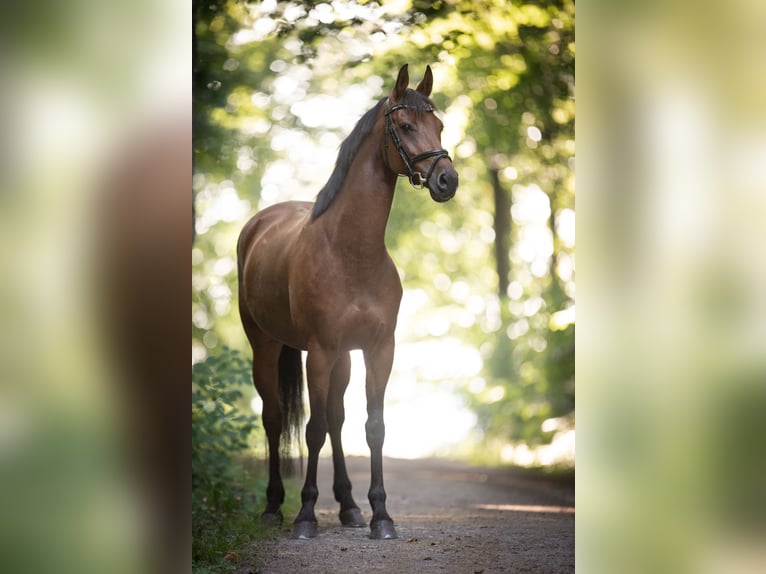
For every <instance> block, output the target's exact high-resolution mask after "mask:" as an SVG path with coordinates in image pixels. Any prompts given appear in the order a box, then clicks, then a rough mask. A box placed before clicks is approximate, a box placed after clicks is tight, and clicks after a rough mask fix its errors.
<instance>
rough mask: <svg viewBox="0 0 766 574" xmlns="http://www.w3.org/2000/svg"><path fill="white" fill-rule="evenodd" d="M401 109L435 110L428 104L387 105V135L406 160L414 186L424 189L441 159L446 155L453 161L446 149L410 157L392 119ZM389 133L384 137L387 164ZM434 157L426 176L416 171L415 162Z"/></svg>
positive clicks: (403, 159)
mask: <svg viewBox="0 0 766 574" xmlns="http://www.w3.org/2000/svg"><path fill="white" fill-rule="evenodd" d="M401 109H407V110H417V111H420V112H433V111H434V108H433V107H432V106H427V107H425V108H419V107H416V106H408V105H405V104H396V105H395V106H391V105H390V103H387V107H386V132H387V135H388V134H390V135H391V139H392V140H393V142H394V146H396V151H398V152H399V156H400V157H401V158H402V161H403V162H404V166H405V167H406V168H407V173H408V176H407V177H408V178H409V180H410V183H411V184H412V186H413V187H414V188H416V189H423V187H428V180H429V178H430V177H431V174H432V173H433V171H434V168H435V167H436V164H437V163H439V160H440V159H442V158H444V157H446V158H447V159H448V160H450V161H452V159H451V158H450V156H449V154H448V153H447V150H446V149H441V148H440V149H433V150H431V151H426V152H423V153H419V154H418V155H416V156H414V157H410V154H408V153H407V151H406V150H405V149H404V146H402V140H401V139H400V138H399V133H398V132H397V131H396V127H395V126H394V121H393V120H392V119H391V114H392V113H394V112H395V111H396V110H401ZM387 135H386V136H385V137H384V138H383V141H384V143H385V148H386V151H385V161H386V164H388V137H387ZM430 157H432V158H434V160H433V161H432V162H431V166H430V167H429V168H428V172H427V173H426V175H425V177H424V176H423V174H422V173H421V172H419V171H415V169H414V168H415V164H416V163H418V162H419V161H421V160H424V159H428V158H430ZM388 168H389V169H391V166H390V165H389V166H388Z"/></svg>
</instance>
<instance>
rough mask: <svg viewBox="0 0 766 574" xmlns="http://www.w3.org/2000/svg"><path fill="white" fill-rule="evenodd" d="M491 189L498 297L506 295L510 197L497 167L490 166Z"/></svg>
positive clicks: (508, 269) (508, 266)
mask: <svg viewBox="0 0 766 574" xmlns="http://www.w3.org/2000/svg"><path fill="white" fill-rule="evenodd" d="M489 171H490V175H491V179H492V190H493V192H494V193H493V194H494V199H495V221H494V226H495V264H496V265H497V291H498V295H499V297H500V299H505V298H506V297H507V296H508V276H509V274H510V263H509V259H508V250H509V247H510V242H511V197H510V194H509V193H508V191H507V190H506V189H505V188H504V187H503V186H502V184H501V183H500V174H499V172H498V170H497V169H495V168H491V169H490V170H489Z"/></svg>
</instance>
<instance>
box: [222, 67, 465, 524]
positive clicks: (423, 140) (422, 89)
mask: <svg viewBox="0 0 766 574" xmlns="http://www.w3.org/2000/svg"><path fill="white" fill-rule="evenodd" d="M408 85H409V74H408V71H407V64H405V65H404V66H402V68H401V69H400V70H399V74H398V76H397V79H396V85H395V86H394V88H393V90H392V91H391V93H390V95H389V96H388V97H384V98H382V99H381V100H380V101H378V103H377V104H376V105H375V106H374V107H373V108H372V109H370V110H369V111H367V112H366V113H365V114H364V115H363V116H362V118H361V119H360V120H359V122H358V123H357V124H356V126H355V127H354V129H353V130H352V132H351V134H350V135H349V136H348V137H347V138H346V139H345V140H344V141H343V142H342V144H341V146H340V150H339V153H338V158H337V161H336V164H335V168H334V170H333V172H332V174H331V175H330V178H329V180H328V181H327V183H326V184H325V185H324V187H323V188H322V189H321V190H320V192H319V194H318V195H317V197H316V202H315V203H313V204H312V203H310V202H302V201H289V202H284V203H278V204H276V205H273V206H271V207H268V208H266V209H264V210H262V211H261V212H259V213H257V214H256V215H255V216H254V217H253V218H252V219H250V220H249V221H248V222H247V223H246V224H245V226H244V228H243V229H242V232H241V234H240V237H239V241H238V243H237V269H238V284H239V312H240V317H241V319H242V325H243V327H244V330H245V333H246V335H247V338H248V341H249V342H250V346H251V347H252V350H253V381H254V383H255V387H256V389H257V391H258V394H259V395H260V396H261V398H262V400H263V414H262V419H263V426H264V428H265V430H266V435H267V439H268V445H269V482H268V487H267V489H266V508H265V510H264V512H263V514H262V515H261V520H262V521H264V522H266V523H276V524H279V523H281V521H282V514H281V511H280V507H281V505H282V503H283V502H284V496H285V491H284V487H283V485H282V478H281V475H280V436H282V435H283V433H284V434H285V435H286V437H287V438H288V439H289V437H290V436H291V433H292V434H293V435H294V434H296V433H297V432H299V430H300V426H301V425H302V423H301V416H302V409H303V407H302V402H301V401H302V385H303V381H302V368H301V351H307V352H308V353H307V356H306V375H307V378H308V396H309V406H310V417H309V421H308V424H307V425H306V446H307V448H308V465H307V469H306V480H305V483H304V486H303V489H302V491H301V501H302V506H301V509H300V512H299V513H298V516H297V517H296V518H295V521H294V523H293V537H294V538H313V537H314V536H316V534H317V519H316V515H315V514H314V505H315V503H316V500H317V496H318V494H319V491H318V489H317V462H318V458H319V451H320V449H321V448H322V446H323V445H324V442H325V439H326V435H327V433H328V432H329V434H330V441H331V444H332V452H333V465H334V473H335V475H334V481H333V492H334V494H335V499H336V500H337V501H338V502H339V503H340V513H339V518H340V522H341V523H342V524H343V525H344V526H352V527H364V526H366V523H365V521H364V519H363V518H362V514H361V511H360V510H359V507H358V506H357V504H356V502H354V499H353V497H352V495H351V481H350V480H349V477H348V472H347V471H346V464H345V459H344V455H343V447H342V445H341V427H342V426H343V421H344V418H345V413H344V406H343V394H344V393H345V390H346V387H347V386H348V383H349V375H350V366H351V361H350V355H349V351H351V350H353V349H361V350H362V352H363V356H364V363H365V370H366V394H367V416H368V418H367V422H366V424H365V431H366V438H367V444H368V445H369V447H370V459H371V463H370V466H371V480H370V489H369V492H368V498H369V501H370V505H371V507H372V520H371V522H370V538H375V539H388V538H396V537H397V534H396V529H395V527H394V522H393V520H392V519H391V517H390V516H389V514H388V512H387V510H386V491H385V489H384V486H383V455H382V448H383V438H384V435H385V427H384V423H383V398H384V394H385V390H386V384H387V382H388V377H389V374H390V373H391V365H392V363H393V358H394V327H395V326H396V317H397V313H398V311H399V303H400V300H401V296H402V285H401V281H400V279H399V274H398V273H397V270H396V267H395V266H394V263H393V261H392V260H391V257H390V255H389V253H388V251H387V249H386V246H385V242H384V235H385V230H386V224H387V222H388V217H389V213H390V211H391V204H392V202H393V198H394V189H395V186H396V179H397V176H399V175H404V176H407V177H408V178H409V180H410V183H411V184H412V185H413V186H414V187H416V188H423V187H425V188H428V190H429V192H430V195H431V197H432V198H433V199H434V200H435V201H437V202H444V201H447V200H449V199H451V198H452V197H453V196H454V195H455V192H456V191H457V186H458V174H457V172H456V171H455V169H454V167H453V166H452V160H451V159H450V157H449V154H448V153H447V151H446V150H444V149H443V148H442V146H441V141H440V139H441V131H442V127H443V126H442V122H441V121H440V120H439V118H438V117H437V116H436V115H435V114H434V113H433V112H434V111H435V108H434V104H433V102H432V101H431V100H430V99H429V96H430V94H431V88H432V85H433V75H432V72H431V68H430V66H429V67H427V68H426V73H425V76H424V77H423V80H422V81H421V82H420V83H419V84H418V86H417V88H416V89H415V90H412V89H408ZM423 171H425V175H424V173H423Z"/></svg>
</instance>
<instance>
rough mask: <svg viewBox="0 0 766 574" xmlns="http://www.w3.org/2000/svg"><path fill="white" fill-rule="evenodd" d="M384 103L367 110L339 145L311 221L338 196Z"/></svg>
mask: <svg viewBox="0 0 766 574" xmlns="http://www.w3.org/2000/svg"><path fill="white" fill-rule="evenodd" d="M385 101H386V98H381V99H380V100H379V101H378V103H377V104H375V105H374V106H373V107H372V108H371V109H369V110H367V111H366V112H365V114H364V115H363V116H362V117H361V119H360V120H359V121H358V122H357V123H356V125H355V126H354V129H353V130H351V133H350V134H349V135H348V137H347V138H346V139H345V140H343V142H342V143H341V144H340V151H338V159H336V160H335V169H333V170H332V174H331V175H330V179H328V180H327V183H325V184H324V187H323V188H322V189H320V190H319V193H318V194H317V198H316V202H315V203H314V209H313V210H312V211H311V219H312V220H314V219H316V218H318V217H319V216H320V215H322V214H323V213H324V212H325V211H327V208H328V207H330V204H331V203H332V200H333V199H335V196H336V195H338V192H339V191H340V189H341V188H342V187H343V183H344V182H345V181H346V175H347V174H348V170H349V169H351V163H352V162H353V161H354V158H355V157H356V152H357V151H358V150H359V146H360V145H362V140H363V139H364V138H365V137H366V136H367V135H368V134H369V133H370V132H371V131H372V128H373V127H375V120H376V119H377V117H378V110H379V109H380V107H381V106H382V105H383V102H385Z"/></svg>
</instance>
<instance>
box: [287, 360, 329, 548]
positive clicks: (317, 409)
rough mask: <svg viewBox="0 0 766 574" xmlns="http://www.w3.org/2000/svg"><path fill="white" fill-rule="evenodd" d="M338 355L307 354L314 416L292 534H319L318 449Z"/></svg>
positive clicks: (324, 432)
mask: <svg viewBox="0 0 766 574" xmlns="http://www.w3.org/2000/svg"><path fill="white" fill-rule="evenodd" d="M336 358H337V357H336V356H331V355H330V354H329V353H327V352H326V351H325V350H324V349H321V348H314V349H311V348H310V349H309V352H308V355H307V356H306V375H307V379H308V389H309V404H310V405H311V417H310V418H309V422H308V424H307V425H306V446H307V447H308V451H309V457H308V467H307V469H306V482H305V483H304V484H303V489H302V490H301V503H302V505H301V510H300V512H299V513H298V516H297V517H296V518H295V522H294V524H293V538H314V537H315V536H316V535H317V519H316V514H315V513H314V506H315V504H316V501H317V498H318V497H319V489H318V488H317V464H318V463H319V451H320V450H322V446H324V442H325V439H326V438H327V395H328V392H329V388H330V373H331V372H332V369H333V366H334V362H335V360H336Z"/></svg>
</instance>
